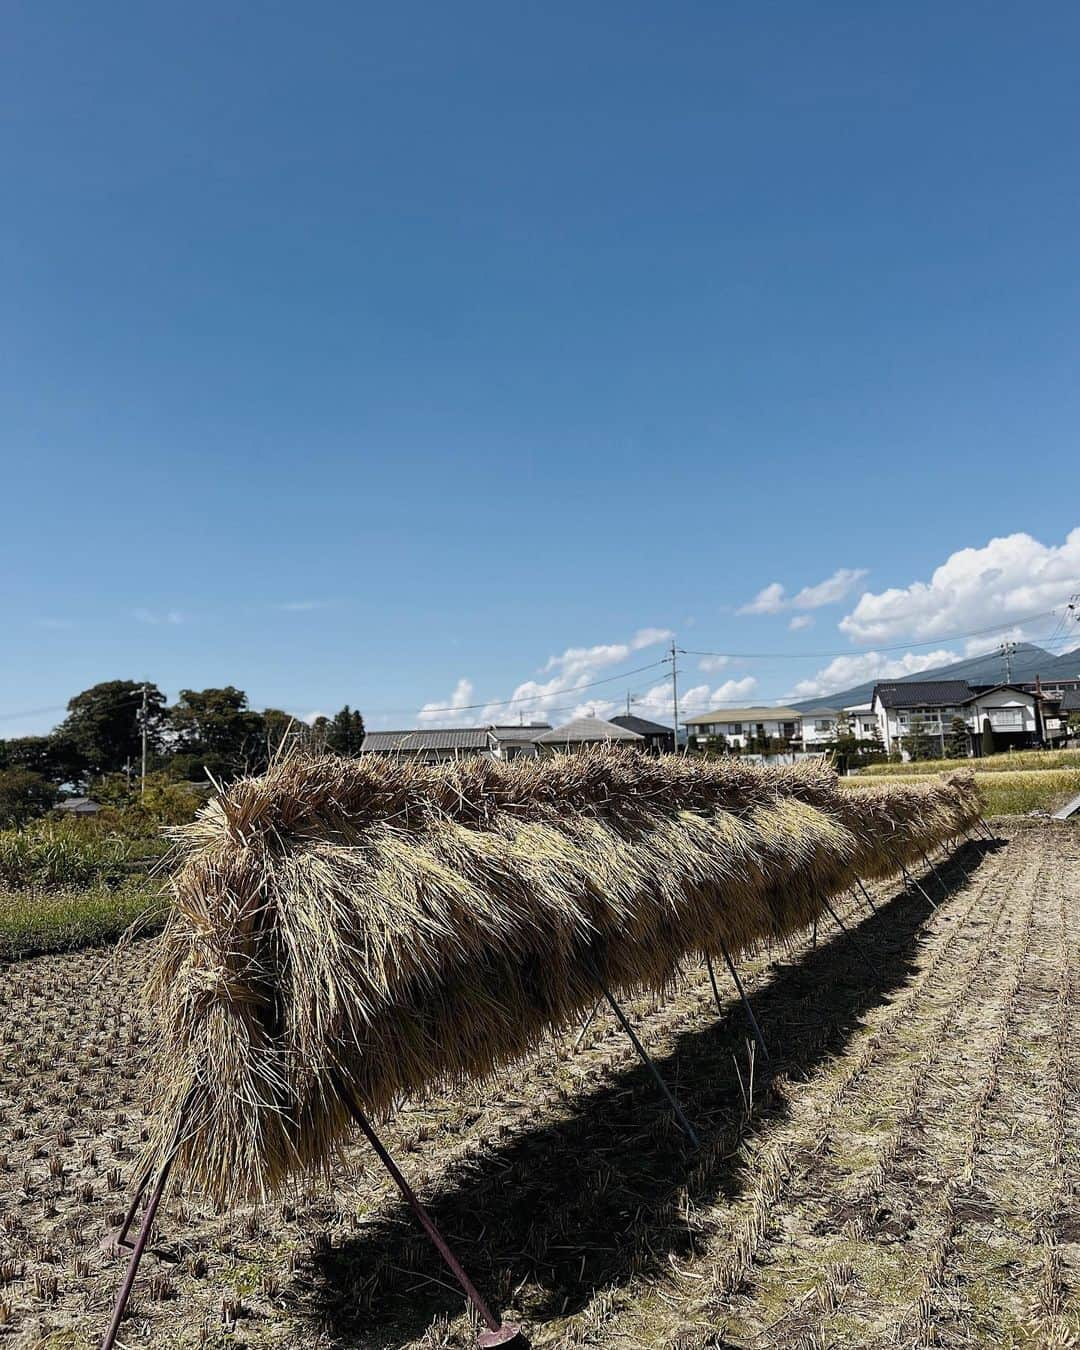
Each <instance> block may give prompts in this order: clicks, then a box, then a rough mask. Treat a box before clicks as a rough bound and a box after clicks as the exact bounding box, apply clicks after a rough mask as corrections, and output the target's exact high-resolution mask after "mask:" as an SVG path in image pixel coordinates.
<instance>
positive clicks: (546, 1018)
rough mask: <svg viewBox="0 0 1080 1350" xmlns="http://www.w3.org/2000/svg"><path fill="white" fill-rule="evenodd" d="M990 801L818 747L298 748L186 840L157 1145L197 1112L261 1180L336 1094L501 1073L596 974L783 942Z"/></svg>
mask: <svg viewBox="0 0 1080 1350" xmlns="http://www.w3.org/2000/svg"><path fill="white" fill-rule="evenodd" d="M978 814H979V804H978V797H977V793H976V791H975V788H974V783H973V780H972V779H970V778H969V779H967V780H964V779H960V778H956V779H954V780H953V781H951V782H947V783H944V782H943V783H942V784H940V785H937V784H935V785H934V786H933V787H931V788H929V789H927V788H918V787H916V788H911V787H905V788H903V789H901V790H900V791H899V792H897V791H893V790H891V789H888V788H885V789H883V790H882V791H881V792H876V791H875V792H870V793H865V794H864V793H846V792H843V791H842V790H841V789H839V787H838V785H837V781H836V777H835V774H834V773H833V772H832V770H831V769H830V768H829V767H828V766H827V765H826V764H825V762H824V761H820V760H814V761H807V762H804V763H803V764H801V765H799V766H798V767H796V768H783V769H771V768H762V767H758V766H752V765H744V764H741V763H739V762H738V761H735V760H720V761H717V760H712V761H701V760H691V759H687V758H685V757H679V756H662V757H660V758H646V757H644V756H640V755H636V754H627V753H626V752H625V751H619V750H596V751H590V752H586V753H583V754H577V755H558V756H554V757H551V758H543V759H538V760H518V761H515V762H514V763H512V764H510V765H502V764H496V763H492V762H489V761H482V760H479V759H476V760H463V761H460V762H456V763H453V764H445V765H435V766H426V765H417V764H412V763H407V762H401V761H394V760H388V759H381V758H375V757H365V758H363V759H360V760H353V759H337V758H333V757H324V758H319V759H299V758H294V759H288V760H285V761H283V762H281V763H280V764H278V765H277V766H275V767H274V768H273V769H271V771H270V772H269V773H268V774H267V775H266V776H265V777H263V778H257V779H245V780H241V781H240V782H237V783H235V784H233V785H232V786H231V787H229V788H228V789H226V790H225V792H223V793H222V794H221V796H219V797H218V798H217V799H216V800H215V801H213V802H212V803H210V804H209V805H208V806H207V807H206V808H204V810H203V811H202V813H201V814H200V817H199V819H198V820H197V821H196V822H195V823H194V824H193V825H191V826H188V827H185V828H184V829H183V830H182V831H180V832H179V848H180V852H181V861H180V865H179V867H178V870H177V872H176V874H175V877H174V880H173V886H174V891H175V905H174V909H173V913H172V915H171V917H170V919H169V922H168V924H167V926H166V930H165V933H164V934H163V936H162V939H161V946H160V955H159V958H158V963H157V966H156V969H155V971H154V974H153V975H152V977H151V981H150V986H149V992H150V994H151V996H152V998H153V1000H154V1002H155V1004H156V1005H157V1010H158V1013H159V1016H160V1022H161V1027H162V1040H161V1048H160V1066H159V1072H158V1075H157V1083H158V1094H159V1121H160V1127H161V1135H160V1139H159V1141H158V1143H159V1147H160V1144H161V1142H162V1141H164V1140H166V1139H168V1138H170V1137H171V1136H172V1134H173V1131H174V1129H175V1128H176V1127H177V1124H178V1121H179V1115H180V1111H181V1104H182V1103H183V1102H184V1101H185V1100H190V1102H191V1103H192V1104H193V1105H192V1106H191V1108H190V1111H191V1113H190V1114H189V1117H188V1120H187V1123H186V1125H185V1129H184V1138H183V1142H182V1144H181V1146H180V1150H179V1153H178V1163H179V1165H180V1166H181V1168H182V1169H183V1170H184V1171H185V1172H187V1174H188V1175H189V1176H190V1177H192V1178H193V1179H195V1180H196V1181H198V1182H199V1183H201V1184H202V1185H203V1186H204V1187H205V1188H206V1189H207V1190H208V1191H209V1192H210V1194H211V1195H213V1196H214V1197H215V1198H217V1199H219V1200H225V1199H227V1198H229V1197H233V1196H242V1195H249V1196H250V1195H254V1196H261V1195H266V1194H268V1193H270V1192H271V1191H273V1190H274V1189H275V1188H276V1187H277V1186H278V1185H279V1184H280V1183H281V1182H282V1181H283V1180H284V1179H285V1178H286V1176H287V1175H288V1174H289V1173H290V1172H291V1171H293V1170H294V1169H298V1168H302V1169H309V1168H314V1167H318V1166H320V1165H322V1164H325V1163H326V1162H327V1160H328V1159H329V1158H330V1157H331V1156H332V1154H333V1153H334V1150H335V1147H336V1146H337V1145H338V1144H339V1143H340V1142H341V1141H342V1140H343V1139H344V1138H345V1137H346V1135H347V1134H349V1133H350V1131H351V1129H352V1125H351V1121H350V1119H349V1116H348V1113H347V1111H346V1109H345V1106H344V1105H343V1103H342V1101H341V1099H340V1096H339V1091H338V1087H337V1084H338V1082H340V1083H343V1084H344V1085H345V1086H346V1087H347V1088H348V1090H349V1091H350V1092H351V1093H352V1094H354V1095H355V1097H356V1099H357V1100H358V1101H359V1102H360V1103H361V1104H362V1105H363V1107H364V1108H365V1110H367V1111H369V1112H371V1113H372V1114H375V1115H385V1114H386V1113H388V1112H390V1111H392V1110H393V1109H394V1107H395V1106H396V1105H397V1104H398V1103H400V1102H401V1101H402V1100H403V1099H404V1098H406V1097H408V1096H412V1095H416V1094H419V1093H422V1092H427V1091H433V1090H438V1089H440V1088H442V1087H445V1086H446V1085H450V1084H454V1083H459V1082H462V1081H465V1080H473V1079H479V1078H482V1077H484V1076H485V1075H487V1074H488V1073H490V1072H491V1071H492V1070H494V1069H495V1068H497V1067H498V1066H500V1065H504V1064H507V1063H508V1062H510V1061H512V1060H513V1059H515V1058H517V1057H518V1056H520V1055H521V1054H523V1053H524V1052H525V1051H526V1050H528V1049H529V1048H530V1047H531V1046H533V1045H534V1044H535V1043H536V1042H537V1040H538V1039H539V1037H540V1036H541V1035H542V1034H543V1033H544V1032H545V1031H547V1030H549V1029H550V1028H553V1027H559V1026H562V1025H564V1024H566V1023H567V1022H569V1021H571V1020H572V1019H574V1018H577V1017H580V1016H581V1014H582V1013H583V1011H584V1010H586V1009H588V1008H590V1007H592V1006H593V1004H594V1003H595V1001H596V999H597V996H598V985H599V982H601V981H602V982H603V983H604V984H606V985H607V986H608V987H609V988H611V989H613V990H627V989H641V988H657V987H659V986H661V985H663V984H664V983H665V982H666V981H669V980H670V979H671V978H672V976H673V974H674V972H675V970H676V969H677V967H678V964H679V962H680V961H681V960H682V959H683V958H684V957H686V956H687V955H688V954H690V953H694V952H701V951H703V950H704V951H709V952H718V950H719V946H720V942H721V940H722V941H723V942H724V943H726V945H727V947H728V949H729V950H730V951H732V952H733V953H736V952H743V951H746V950H748V949H750V948H753V947H755V946H756V945H758V944H759V943H761V942H763V941H765V940H770V939H777V938H779V939H784V938H786V937H788V936H789V935H791V934H792V933H794V932H796V931H798V930H800V929H802V928H804V927H805V926H806V925H808V924H809V923H810V922H811V921H812V920H813V919H815V918H816V917H818V916H819V915H820V914H821V913H822V912H823V901H824V900H826V899H828V898H829V897H831V896H832V895H833V894H835V893H837V892H838V891H840V890H842V889H844V888H845V887H846V886H847V885H849V884H850V883H851V882H852V880H853V879H854V877H855V876H856V875H861V876H876V875H889V874H892V873H895V871H896V864H897V863H898V862H900V861H904V862H906V861H909V860H914V859H915V858H916V857H917V856H918V851H919V850H920V849H923V848H929V847H931V846H932V845H933V844H936V843H939V842H944V841H945V840H946V839H948V838H951V837H953V836H955V835H956V834H958V833H959V832H960V830H961V829H962V828H963V827H964V826H965V825H966V824H968V823H970V821H971V820H973V819H974V818H975V817H977V815H978ZM883 868H887V871H882V869H883ZM189 1094H190V1099H189Z"/></svg>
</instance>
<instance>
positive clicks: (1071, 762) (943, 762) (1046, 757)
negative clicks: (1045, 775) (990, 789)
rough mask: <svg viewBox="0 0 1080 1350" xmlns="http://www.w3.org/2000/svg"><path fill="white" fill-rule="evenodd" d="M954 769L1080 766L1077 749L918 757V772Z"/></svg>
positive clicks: (876, 772)
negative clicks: (934, 757)
mask: <svg viewBox="0 0 1080 1350" xmlns="http://www.w3.org/2000/svg"><path fill="white" fill-rule="evenodd" d="M956 769H972V770H974V772H975V773H977V774H984V773H1015V772H1016V771H1017V770H1018V769H1026V770H1028V771H1039V770H1046V769H1078V770H1080V750H1017V751H1014V752H1010V753H1006V754H1001V755H986V756H985V757H984V758H982V759H923V760H919V761H918V772H919V773H945V772H951V771H954V770H956ZM911 772H912V766H911V764H910V763H908V764H869V765H867V767H866V768H865V769H860V770H859V773H860V776H863V775H865V776H866V777H868V778H903V777H905V776H906V775H908V774H910V773H911Z"/></svg>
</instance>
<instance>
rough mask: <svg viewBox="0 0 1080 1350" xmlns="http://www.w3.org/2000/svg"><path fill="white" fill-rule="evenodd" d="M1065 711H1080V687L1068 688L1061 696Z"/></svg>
mask: <svg viewBox="0 0 1080 1350" xmlns="http://www.w3.org/2000/svg"><path fill="white" fill-rule="evenodd" d="M1061 711H1062V712H1063V713H1070V712H1080V689H1066V690H1065V692H1064V694H1062V696H1061Z"/></svg>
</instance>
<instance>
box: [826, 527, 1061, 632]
mask: <svg viewBox="0 0 1080 1350" xmlns="http://www.w3.org/2000/svg"><path fill="white" fill-rule="evenodd" d="M1077 590H1080V527H1077V528H1076V529H1073V530H1071V531H1070V532H1069V534H1068V535H1067V536H1066V538H1065V541H1064V542H1063V543H1062V544H1060V545H1046V544H1041V543H1039V541H1038V540H1037V539H1033V538H1032V536H1031V535H1030V534H1009V535H1004V536H1003V537H1001V538H998V539H991V540H990V542H989V543H988V544H986V545H985V546H984V547H983V548H963V549H960V550H958V551H957V552H956V553H953V554H951V555H950V556H949V557H948V558H946V560H945V561H944V562H943V563H942V564H941V566H940V567H938V568H937V569H936V570H935V571H934V573H933V574H932V575H931V577H930V580H929V581H913V582H912V583H911V585H910V586H905V587H893V588H890V589H889V590H885V591H879V592H877V593H874V592H871V591H867V592H866V593H865V594H864V595H863V596H862V597H861V599H860V600H859V602H858V604H857V605H856V606H855V608H854V609H853V610H852V611H851V613H850V614H848V615H846V616H845V617H844V618H843V619H841V621H840V628H841V629H842V631H843V632H845V633H847V634H848V635H849V636H850V637H851V638H852V639H854V640H855V641H856V642H887V641H889V640H890V639H895V638H901V639H903V638H910V639H911V640H912V641H916V640H919V639H921V638H935V637H942V636H945V635H947V634H950V633H955V632H958V631H959V632H963V631H964V630H966V629H973V628H975V629H977V628H989V627H992V626H995V625H998V624H1006V623H1009V622H1011V621H1018V622H1019V621H1022V620H1025V619H1028V618H1029V616H1031V615H1036V614H1038V613H1039V612H1040V611H1041V612H1042V613H1043V614H1044V615H1045V612H1046V611H1048V610H1051V609H1054V608H1055V607H1059V606H1060V605H1061V604H1062V603H1063V602H1065V601H1067V600H1068V598H1069V595H1070V594H1071V593H1072V592H1073V591H1077ZM1053 625H1054V620H1053V619H1050V618H1047V617H1042V618H1036V619H1034V620H1033V621H1030V622H1029V623H1027V624H1025V625H1024V626H1023V629H1022V632H1023V635H1024V636H1027V637H1030V638H1032V639H1033V640H1035V641H1038V638H1039V636H1041V635H1042V636H1045V635H1047V634H1048V633H1049V631H1050V630H1051V629H1052V628H1053ZM996 640H1000V638H998V639H996Z"/></svg>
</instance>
